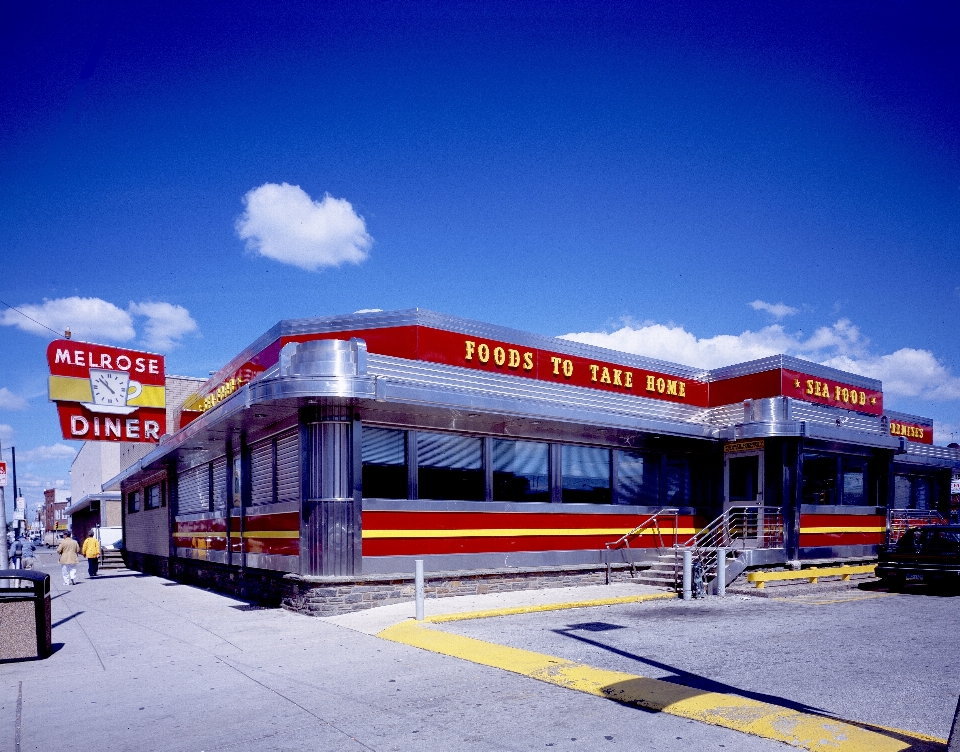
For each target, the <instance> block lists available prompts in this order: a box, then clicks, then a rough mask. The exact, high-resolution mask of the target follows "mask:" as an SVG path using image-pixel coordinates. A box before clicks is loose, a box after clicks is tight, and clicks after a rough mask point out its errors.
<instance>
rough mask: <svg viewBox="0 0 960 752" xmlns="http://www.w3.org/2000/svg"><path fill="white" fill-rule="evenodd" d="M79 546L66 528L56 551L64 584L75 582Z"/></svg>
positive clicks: (73, 583) (74, 583)
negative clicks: (58, 555)
mask: <svg viewBox="0 0 960 752" xmlns="http://www.w3.org/2000/svg"><path fill="white" fill-rule="evenodd" d="M79 548H80V546H78V545H77V542H76V541H75V540H74V539H73V537H72V536H71V535H70V531H69V530H67V531H65V532H64V534H63V540H62V541H60V545H59V546H57V553H58V554H60V571H61V573H62V574H63V584H64V585H76V584H77V551H78V549H79Z"/></svg>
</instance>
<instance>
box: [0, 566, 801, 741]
mask: <svg viewBox="0 0 960 752" xmlns="http://www.w3.org/2000/svg"><path fill="white" fill-rule="evenodd" d="M40 558H41V562H42V565H43V566H42V568H43V569H45V571H47V572H48V573H49V574H50V575H51V590H52V604H51V605H52V611H53V624H54V628H53V641H54V646H55V650H56V652H55V653H54V654H53V655H52V656H51V657H50V658H48V659H47V660H44V661H33V662H22V663H8V664H0V749H12V748H13V736H14V725H15V722H16V713H15V708H16V703H17V689H18V684H19V682H22V683H23V718H22V727H23V746H22V749H23V750H24V751H25V752H26V751H27V750H36V751H37V752H49V751H50V750H56V749H63V748H67V747H73V746H79V745H82V744H83V743H84V740H91V739H92V740H94V743H95V744H96V746H97V747H100V748H105V749H110V748H112V749H118V750H125V749H137V750H163V751H164V752H176V751H178V750H183V751H184V752H187V751H188V750H189V751H190V752H197V751H198V750H203V751H205V752H211V751H212V750H248V749H256V750H258V752H261V751H267V750H278V751H279V750H283V751H284V752H290V751H293V750H297V751H299V750H304V751H306V750H325V751H326V750H351V751H355V750H377V752H385V751H386V750H398V751H399V750H403V752H409V751H411V750H425V751H429V752H434V751H436V752H448V751H449V750H468V751H470V752H472V751H474V750H476V751H478V752H480V751H482V752H487V751H491V752H492V751H493V750H504V749H508V750H542V749H544V748H545V747H547V746H551V752H556V750H568V749H569V750H581V751H582V750H592V749H598V748H602V749H610V750H614V748H615V747H616V746H617V745H620V747H621V748H623V747H624V746H626V747H627V748H637V747H636V744H635V743H634V742H635V740H636V738H637V735H638V734H642V737H643V739H644V744H645V746H646V747H647V748H650V749H657V750H666V751H667V752H672V751H673V750H678V751H679V750H684V749H691V748H696V749H711V750H713V749H720V747H719V746H718V745H721V744H723V745H726V749H738V750H745V752H752V751H753V750H780V749H785V748H784V747H783V746H782V745H780V744H777V743H775V742H771V741H768V740H763V739H755V738H750V737H746V736H743V735H741V734H737V733H736V732H733V731H729V730H725V729H720V728H715V727H712V726H708V725H705V724H695V725H691V724H689V723H688V722H686V721H684V720H682V719H678V718H675V717H671V716H669V715H666V714H650V713H643V712H641V711H637V710H636V709H632V708H628V707H624V706H621V705H618V704H616V703H611V702H609V701H606V700H603V699H601V698H592V697H581V696H578V695H574V694H571V693H569V692H567V691H565V690H564V689H562V688H559V687H552V686H549V685H546V684H543V683H540V682H532V681H530V680H529V679H526V678H524V677H520V676H515V675H512V674H509V673H506V672H501V671H497V670H495V669H490V668H488V667H483V666H476V665H471V664H468V663H465V662H463V661H459V660H457V659H453V658H449V657H445V656H440V655H436V654H432V653H429V652H426V651H422V650H418V649H416V648H412V647H410V646H407V645H402V644H397V643H392V642H389V641H386V640H382V639H378V638H376V637H373V636H370V634H369V633H370V632H372V631H374V630H377V629H378V628H379V627H380V625H381V624H387V625H388V626H389V625H390V624H391V623H397V622H398V621H403V620H405V619H410V618H411V617H412V616H413V611H414V604H413V603H410V604H401V605H398V606H389V607H386V608H384V609H382V610H381V609H374V610H371V611H367V612H363V613H359V614H350V615H346V616H340V617H332V618H328V619H320V618H315V617H309V616H303V615H300V614H295V613H291V612H288V611H284V610H281V609H261V608H257V607H251V606H249V605H248V604H246V603H244V602H243V601H239V600H236V599H234V598H230V597H227V596H224V595H220V594H217V593H213V592H210V591H205V590H202V589H199V588H195V587H191V586H186V585H180V584H178V583H175V582H170V581H167V580H164V579H161V578H158V577H152V576H147V575H142V574H139V573H136V572H130V571H126V570H120V571H118V572H107V573H104V575H103V576H101V577H98V578H96V579H95V580H90V579H88V578H87V576H86V572H85V567H84V566H83V565H82V564H81V566H80V567H78V575H79V582H78V584H77V585H75V586H73V587H64V586H63V584H62V580H61V577H60V571H59V566H58V565H57V564H56V558H55V556H54V555H53V554H52V553H47V552H41V554H40ZM571 590H572V591H574V592H569V591H571ZM641 590H642V588H640V587H639V586H634V585H629V584H627V585H616V586H599V587H592V588H580V589H578V588H573V589H564V590H562V591H556V590H542V591H530V592H521V593H504V594H494V595H487V596H470V597H465V598H445V599H436V600H431V601H428V602H427V607H426V608H427V614H428V615H431V614H433V615H436V614H437V613H439V612H441V611H443V612H446V613H450V612H452V611H454V610H459V611H469V610H477V609H478V607H479V608H481V609H486V608H489V607H515V606H520V605H537V604H544V603H551V602H552V603H556V602H557V601H558V600H561V599H562V600H580V599H582V598H583V596H587V597H588V598H589V599H593V598H595V597H596V595H598V592H599V594H601V595H603V596H605V597H609V596H611V595H612V596H622V595H624V594H628V595H633V594H637V593H638V592H640V591H641ZM588 613H589V612H588ZM594 613H596V612H594ZM348 626H349V628H346V627H348Z"/></svg>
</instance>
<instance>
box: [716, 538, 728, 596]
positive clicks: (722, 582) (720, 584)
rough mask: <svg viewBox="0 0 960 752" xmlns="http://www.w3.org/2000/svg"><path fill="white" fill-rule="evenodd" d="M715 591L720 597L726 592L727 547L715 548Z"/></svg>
mask: <svg viewBox="0 0 960 752" xmlns="http://www.w3.org/2000/svg"><path fill="white" fill-rule="evenodd" d="M716 593H717V595H718V596H719V597H720V598H723V597H724V596H725V595H726V594H727V549H725V548H718V549H717V588H716Z"/></svg>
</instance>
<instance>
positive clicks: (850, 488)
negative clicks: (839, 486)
mask: <svg viewBox="0 0 960 752" xmlns="http://www.w3.org/2000/svg"><path fill="white" fill-rule="evenodd" d="M842 468H843V500H842V503H843V504H844V505H845V506H861V507H862V506H866V504H867V493H866V489H867V461H866V460H865V459H861V458H860V457H844V458H843V462H842Z"/></svg>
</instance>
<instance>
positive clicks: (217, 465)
mask: <svg viewBox="0 0 960 752" xmlns="http://www.w3.org/2000/svg"><path fill="white" fill-rule="evenodd" d="M226 508H227V458H226V457H219V458H217V459H215V460H214V461H213V509H214V511H216V512H223V511H225V510H226Z"/></svg>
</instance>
